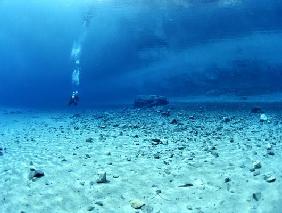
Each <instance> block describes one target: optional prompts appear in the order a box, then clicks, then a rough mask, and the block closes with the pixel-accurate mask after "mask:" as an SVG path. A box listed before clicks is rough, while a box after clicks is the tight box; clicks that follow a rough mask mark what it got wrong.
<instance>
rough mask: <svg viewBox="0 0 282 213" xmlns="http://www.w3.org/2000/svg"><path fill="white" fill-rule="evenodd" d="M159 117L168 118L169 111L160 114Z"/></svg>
mask: <svg viewBox="0 0 282 213" xmlns="http://www.w3.org/2000/svg"><path fill="white" fill-rule="evenodd" d="M161 115H162V116H164V117H169V116H170V111H169V110H168V111H162V112H161Z"/></svg>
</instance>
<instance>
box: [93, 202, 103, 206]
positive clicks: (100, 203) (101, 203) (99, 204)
mask: <svg viewBox="0 0 282 213" xmlns="http://www.w3.org/2000/svg"><path fill="white" fill-rule="evenodd" d="M95 204H96V205H98V206H104V204H103V202H102V201H97V202H95Z"/></svg>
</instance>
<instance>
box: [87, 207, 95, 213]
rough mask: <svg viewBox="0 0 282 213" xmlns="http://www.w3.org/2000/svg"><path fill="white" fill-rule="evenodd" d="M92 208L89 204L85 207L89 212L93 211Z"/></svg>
mask: <svg viewBox="0 0 282 213" xmlns="http://www.w3.org/2000/svg"><path fill="white" fill-rule="evenodd" d="M94 209H95V207H94V206H89V207H88V208H87V211H89V212H91V211H93V210H94Z"/></svg>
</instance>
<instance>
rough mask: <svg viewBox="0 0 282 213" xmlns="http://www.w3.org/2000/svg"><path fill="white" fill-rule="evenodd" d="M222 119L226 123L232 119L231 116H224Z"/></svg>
mask: <svg viewBox="0 0 282 213" xmlns="http://www.w3.org/2000/svg"><path fill="white" fill-rule="evenodd" d="M222 121H223V122H225V123H228V122H230V121H231V118H229V117H223V118H222Z"/></svg>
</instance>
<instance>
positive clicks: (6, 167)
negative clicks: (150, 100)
mask: <svg viewBox="0 0 282 213" xmlns="http://www.w3.org/2000/svg"><path fill="white" fill-rule="evenodd" d="M278 109H279V107H278ZM158 110H159V109H151V110H135V109H125V110H121V109H119V110H107V111H81V112H80V113H79V115H80V117H77V118H75V117H73V115H74V114H75V113H78V112H75V113H74V112H59V111H58V112H47V111H45V112H32V111H22V112H20V111H17V112H13V111H12V110H9V109H2V110H1V112H0V147H5V148H6V151H4V154H3V156H0V212H1V213H2V212H3V213H10V212H11V213H15V212H21V211H23V212H26V213H33V212H40V213H45V212H46V213H50V212H56V213H58V212H89V211H88V210H90V209H89V208H90V207H93V208H92V209H91V210H92V212H107V213H110V212H164V213H166V212H167V213H174V212H175V213H179V212H281V211H280V210H281V208H282V197H281V194H282V184H281V178H282V152H281V149H282V120H281V118H282V108H280V110H277V109H276V110H272V109H270V108H269V109H266V110H265V111H266V115H267V116H268V117H269V119H270V122H269V123H264V124H262V123H260V122H259V116H260V114H251V113H249V112H250V107H246V108H244V109H233V108H223V107H222V106H220V107H217V108H216V107H210V106H207V107H204V108H201V107H200V105H199V106H194V107H191V106H190V107H187V108H183V107H173V108H172V109H171V115H170V116H169V117H165V116H162V115H161V113H160V112H159V111H158ZM164 110H166V109H164ZM191 115H194V118H195V119H194V120H193V119H189V116H191ZM223 116H227V117H230V118H231V121H230V122H228V123H224V122H223V121H222V117H223ZM173 118H176V119H177V121H178V122H179V123H178V124H176V125H173V124H170V121H171V120H172V119H173ZM121 132H122V133H121ZM90 137H91V138H93V142H92V143H89V142H86V139H87V138H90ZM154 138H159V139H160V140H161V142H162V143H161V144H158V145H153V144H152V139H154ZM231 138H233V139H234V142H230V139H231ZM268 143H269V144H270V145H272V146H273V148H272V150H273V152H274V153H275V155H269V154H266V152H267V146H268ZM213 146H214V147H215V149H214V150H212V147H213ZM108 152H110V153H111V154H110V155H109V153H108ZM157 152H159V159H155V157H156V155H155V154H156V153H157ZM212 153H213V154H212ZM216 153H218V155H219V157H216ZM86 155H89V156H88V157H87V156H86ZM154 155H155V157H154ZM172 155H173V156H172ZM256 160H259V161H260V162H261V164H262V168H261V169H258V170H260V174H259V175H257V176H254V175H253V172H251V171H250V168H252V167H253V165H252V164H253V162H254V161H256ZM31 162H32V163H33V165H30V164H31ZM30 168H36V169H40V170H42V171H44V173H45V176H44V177H41V178H38V179H37V180H36V181H31V180H29V179H28V174H29V170H30ZM101 170H102V171H106V173H107V179H108V180H109V181H110V182H109V183H104V184H97V183H96V179H97V172H99V171H101ZM267 173H271V174H272V175H274V176H275V177H276V181H275V182H273V183H267V182H266V181H265V180H264V175H265V174H267ZM227 177H229V178H230V179H231V181H230V182H228V183H225V178H227ZM186 183H191V184H193V186H190V187H179V186H180V185H183V184H186ZM157 190H161V192H160V191H157ZM256 192H260V193H261V198H260V199H259V200H258V201H256V200H254V198H253V193H256ZM132 199H139V200H141V201H143V202H145V204H146V205H145V206H144V207H143V208H142V209H140V210H135V209H133V208H132V207H131V206H130V203H129V201H130V200H132ZM98 201H99V202H102V203H103V206H100V205H97V204H95V203H96V202H98Z"/></svg>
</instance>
